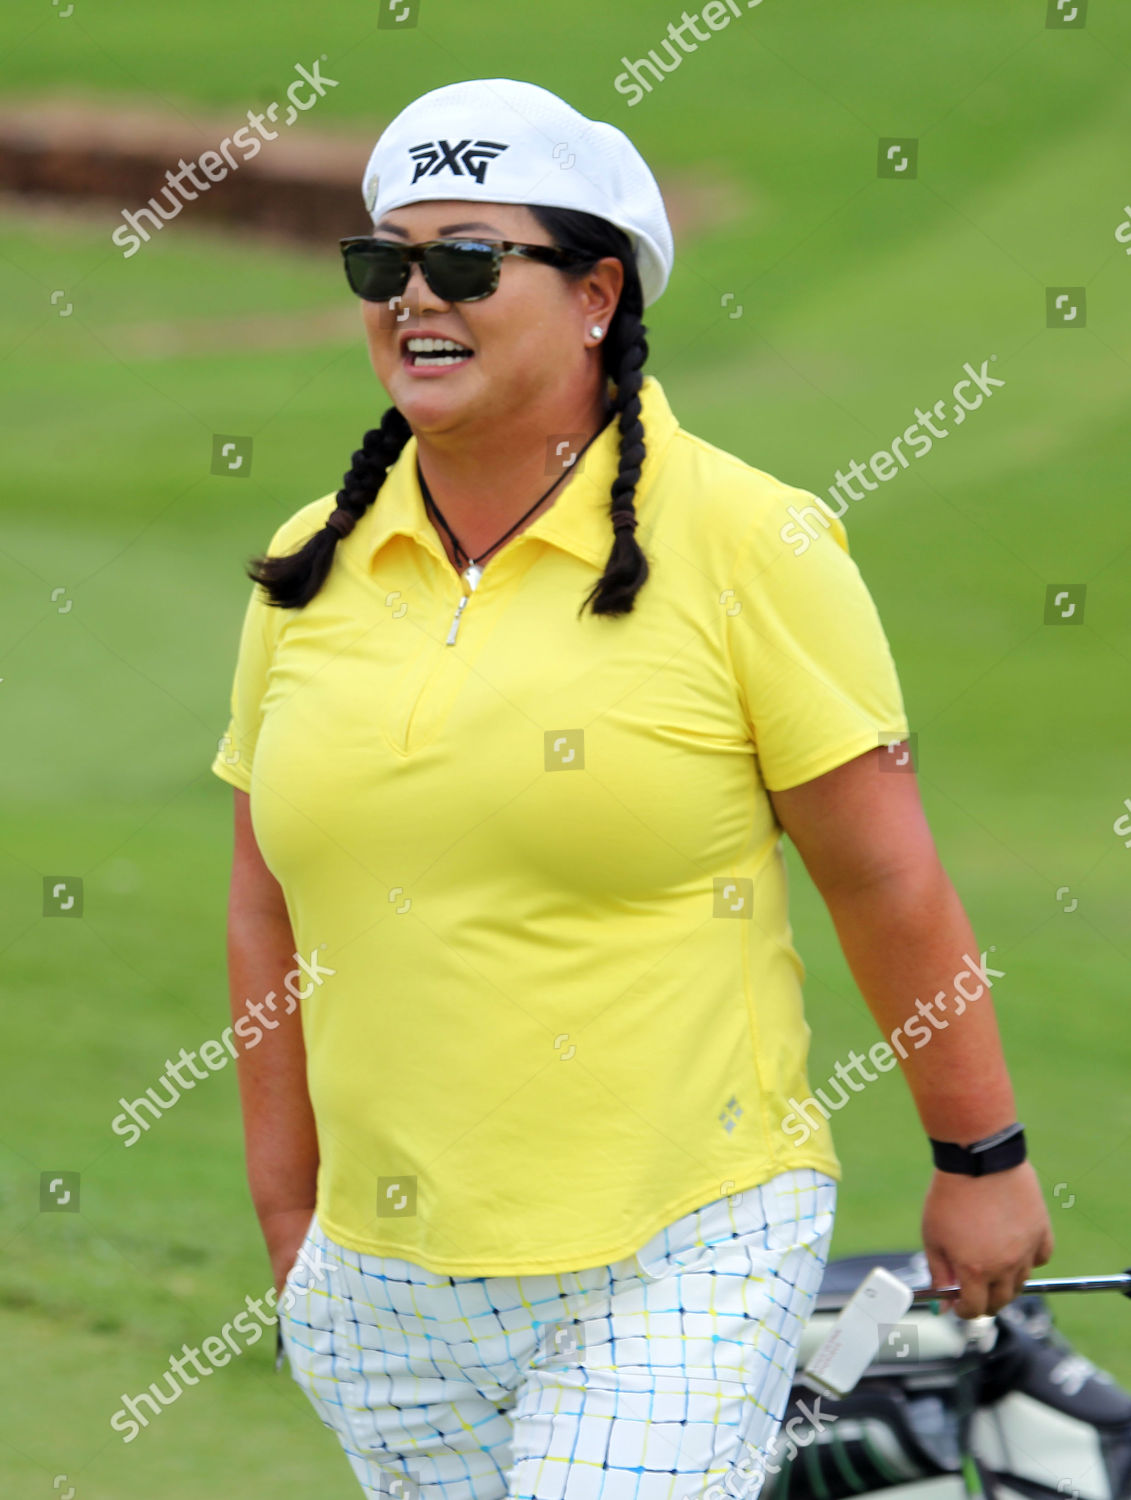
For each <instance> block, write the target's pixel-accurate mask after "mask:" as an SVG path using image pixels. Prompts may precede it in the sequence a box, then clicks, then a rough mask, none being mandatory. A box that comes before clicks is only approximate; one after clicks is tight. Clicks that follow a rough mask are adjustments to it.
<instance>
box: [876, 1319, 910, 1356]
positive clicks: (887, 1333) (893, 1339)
mask: <svg viewBox="0 0 1131 1500" xmlns="http://www.w3.org/2000/svg"><path fill="white" fill-rule="evenodd" d="M876 1332H877V1333H878V1335H879V1348H878V1350H877V1351H876V1359H877V1360H879V1361H882V1362H884V1363H886V1362H887V1361H888V1360H892V1359H898V1360H904V1361H906V1362H907V1363H908V1364H913V1363H914V1362H915V1361H916V1360H917V1359H918V1358H919V1329H918V1328H917V1327H916V1325H915V1324H914V1323H877V1324H876Z"/></svg>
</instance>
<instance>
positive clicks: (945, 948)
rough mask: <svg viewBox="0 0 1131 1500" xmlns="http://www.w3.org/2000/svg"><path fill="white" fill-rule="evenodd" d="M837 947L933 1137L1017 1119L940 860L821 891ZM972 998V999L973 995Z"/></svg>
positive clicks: (990, 959)
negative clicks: (918, 868) (858, 884)
mask: <svg viewBox="0 0 1131 1500" xmlns="http://www.w3.org/2000/svg"><path fill="white" fill-rule="evenodd" d="M826 903H827V905H828V907H829V912H830V914H831V916H832V919H833V922H834V924H835V926H836V930H837V935H838V937H839V939H840V944H841V948H842V950H843V952H844V955H845V958H846V959H847V961H848V965H849V967H850V968H851V970H852V973H853V976H854V978H855V980H856V983H857V984H858V985H859V987H860V992H861V994H862V995H863V996H864V999H865V1001H866V1002H867V1004H868V1008H869V1009H870V1010H871V1012H872V1015H873V1016H874V1017H875V1019H876V1023H877V1025H878V1026H879V1027H880V1030H881V1031H882V1032H883V1035H884V1039H885V1041H887V1043H888V1044H889V1046H890V1047H891V1048H892V1050H893V1052H894V1053H895V1055H896V1058H897V1059H898V1061H899V1064H900V1067H901V1068H902V1069H903V1073H904V1076H905V1078H906V1079H907V1082H908V1086H909V1087H910V1089H911V1093H912V1096H913V1097H914V1100H915V1104H916V1107H917V1109H918V1111H919V1117H920V1119H921V1120H922V1122H923V1127H924V1129H925V1130H926V1132H927V1134H928V1135H929V1136H932V1137H934V1139H936V1140H944V1141H958V1142H960V1143H961V1144H964V1145H968V1144H969V1143H970V1142H971V1141H975V1140H980V1139H982V1138H983V1137H984V1136H987V1135H991V1134H993V1133H994V1132H995V1131H997V1130H1000V1129H1002V1128H1003V1127H1004V1126H1006V1125H1009V1124H1011V1123H1012V1122H1013V1121H1014V1120H1015V1119H1016V1117H1017V1116H1016V1104H1015V1101H1014V1097H1013V1089H1012V1086H1011V1084H1010V1081H1009V1074H1008V1071H1007V1068H1006V1064H1005V1058H1004V1055H1003V1053H1002V1046H1001V1038H1000V1035H999V1033H998V1026H997V1019H996V1017H995V1015H994V1009H993V1000H992V997H991V988H990V987H991V985H992V984H993V982H994V979H995V977H996V976H995V975H994V974H990V973H988V970H990V969H993V968H994V967H995V966H996V968H997V969H999V970H1001V969H1002V965H1001V964H996V965H995V957H996V955H995V954H994V953H993V952H990V951H987V954H986V959H987V962H985V963H983V961H982V957H981V950H980V949H979V948H978V946H977V941H976V939H975V936H974V932H973V929H972V927H971V925H970V922H969V919H968V918H967V916H966V913H965V911H964V910H963V907H962V903H961V901H960V900H959V898H958V893H957V892H956V891H955V889H954V886H953V885H952V884H951V881H950V879H949V877H948V876H947V874H946V872H945V870H944V869H943V868H942V866H941V864H940V863H938V861H937V860H936V861H933V862H931V863H930V864H928V866H927V867H926V868H925V869H923V870H922V871H921V872H916V873H915V874H914V876H911V875H908V873H907V872H906V871H904V872H902V873H901V874H900V876H899V877H898V878H892V879H888V880H880V881H877V882H875V883H873V884H870V885H867V886H864V887H862V888H860V889H858V890H851V889H842V890H839V891H838V892H837V893H836V894H835V895H834V896H832V897H826ZM971 997H973V998H971Z"/></svg>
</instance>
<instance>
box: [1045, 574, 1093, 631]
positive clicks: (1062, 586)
mask: <svg viewBox="0 0 1131 1500" xmlns="http://www.w3.org/2000/svg"><path fill="white" fill-rule="evenodd" d="M1087 593H1088V585H1087V584H1086V583H1050V584H1049V585H1048V587H1047V588H1046V589H1045V624H1046V625H1082V624H1083V623H1084V600H1085V598H1086V596H1087Z"/></svg>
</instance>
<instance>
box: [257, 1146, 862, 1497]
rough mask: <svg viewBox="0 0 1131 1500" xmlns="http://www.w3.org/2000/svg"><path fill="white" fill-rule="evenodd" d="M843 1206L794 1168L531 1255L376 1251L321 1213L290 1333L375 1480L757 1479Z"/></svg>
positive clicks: (674, 1485) (295, 1276)
mask: <svg viewBox="0 0 1131 1500" xmlns="http://www.w3.org/2000/svg"><path fill="white" fill-rule="evenodd" d="M835 1209H836V1183H835V1182H834V1181H833V1179H832V1178H831V1177H828V1176H826V1175H825V1174H824V1173H822V1172H818V1171H815V1170H813V1169H812V1168H808V1167H803V1168H797V1169H793V1170H790V1171H787V1172H783V1173H781V1174H780V1175H779V1176H777V1177H774V1178H772V1179H771V1180H770V1181H769V1182H766V1183H763V1184H761V1185H760V1186H759V1187H754V1188H747V1189H746V1190H745V1191H744V1192H742V1193H739V1194H736V1195H735V1196H734V1197H723V1198H719V1199H717V1200H715V1201H714V1202H712V1203H708V1204H706V1205H705V1206H703V1207H702V1208H698V1209H694V1210H693V1211H692V1212H691V1213H688V1214H685V1215H684V1216H683V1217H682V1218H680V1219H677V1220H676V1221H675V1222H674V1223H673V1224H670V1225H668V1226H667V1228H665V1229H663V1230H661V1231H660V1232H659V1233H658V1234H656V1235H655V1236H653V1238H652V1239H651V1240H649V1241H648V1242H647V1244H645V1245H643V1246H642V1247H641V1248H640V1250H638V1251H637V1252H636V1253H635V1254H633V1255H629V1256H626V1257H625V1258H624V1259H622V1260H619V1261H615V1262H613V1263H612V1264H611V1265H606V1266H596V1267H592V1268H589V1269H585V1270H580V1271H569V1272H559V1273H555V1274H536V1275H527V1276H449V1275H447V1274H446V1273H442V1272H437V1271H430V1270H426V1269H424V1268H423V1267H420V1266H417V1265H414V1264H412V1263H410V1262H408V1261H404V1260H397V1259H391V1258H386V1257H380V1256H371V1255H364V1254H360V1253H359V1252H357V1251H354V1250H346V1249H343V1248H342V1247H341V1246H338V1245H336V1244H334V1243H333V1242H331V1241H330V1240H328V1239H327V1238H326V1236H325V1234H324V1233H323V1232H322V1230H321V1228H320V1226H319V1224H318V1222H317V1219H316V1218H315V1220H314V1221H312V1223H311V1226H310V1230H309V1232H308V1234H307V1237H306V1242H305V1243H304V1246H303V1250H302V1252H301V1253H300V1256H299V1260H298V1261H297V1262H296V1268H295V1269H294V1270H292V1272H291V1275H290V1276H289V1277H288V1279H287V1290H288V1291H289V1292H290V1293H291V1296H290V1297H289V1298H287V1299H285V1302H284V1303H283V1304H282V1306H281V1309H280V1315H279V1316H280V1331H281V1335H282V1342H283V1347H284V1349H285V1351H286V1355H287V1358H288V1360H289V1363H290V1368H291V1373H292V1375H293V1376H294V1378H295V1380H296V1381H297V1382H298V1384H299V1386H300V1387H301V1388H302V1389H303V1390H304V1391H305V1392H306V1394H307V1396H308V1397H309V1398H310V1401H311V1402H312V1404H313V1405H314V1408H315V1410H316V1411H317V1412H318V1414H319V1416H320V1417H321V1418H322V1420H323V1422H324V1423H325V1424H326V1425H327V1426H328V1427H331V1428H332V1429H333V1430H334V1431H335V1432H336V1433H337V1436H338V1438H339V1440H340V1441H341V1444H342V1447H343V1448H344V1450H345V1453H346V1456H347V1458H348V1459H349V1462H350V1464H351V1465H352V1467H353V1471H354V1474H355V1475H356V1476H357V1479H358V1480H359V1482H360V1484H361V1487H362V1490H363V1491H364V1493H365V1494H366V1495H367V1496H381V1497H388V1500H697V1497H701V1496H703V1495H705V1494H707V1493H708V1492H711V1493H712V1494H714V1495H718V1494H719V1493H720V1492H722V1493H725V1494H726V1495H727V1496H728V1497H729V1496H734V1500H753V1497H754V1496H755V1495H756V1494H757V1488H758V1486H757V1484H756V1482H755V1481H753V1480H752V1479H751V1478H749V1477H743V1476H744V1475H745V1476H749V1475H750V1474H751V1470H752V1469H753V1472H754V1473H760V1472H762V1471H761V1470H760V1468H759V1467H758V1465H757V1463H756V1457H757V1456H765V1454H766V1452H767V1449H768V1447H769V1444H770V1443H771V1442H772V1440H773V1438H774V1435H775V1433H776V1431H777V1428H778V1425H779V1423H780V1420H781V1416H782V1413H783V1411H784V1409H785V1404H786V1400H787V1397H788V1395H789V1390H790V1385H791V1383H792V1377H793V1371H794V1366H795V1363H796V1359H797V1346H798V1342H799V1340H800V1337H801V1330H802V1328H803V1326H804V1324H805V1322H806V1320H807V1318H808V1316H809V1313H810V1311H811V1308H812V1305H813V1300H814V1298H815V1296H816V1292H817V1288H818V1286H819V1285H820V1281H821V1274H822V1272H823V1270H824V1266H825V1262H826V1260H827V1259H828V1252H829V1244H830V1241H831V1237H832V1227H833V1217H834V1213H835ZM287 1304H289V1305H287ZM739 1465H741V1466H742V1470H743V1473H742V1474H738V1473H736V1472H735V1471H736V1469H737V1468H738V1466H739ZM728 1476H729V1482H727V1481H728ZM712 1486H713V1488H712ZM744 1486H745V1487H744Z"/></svg>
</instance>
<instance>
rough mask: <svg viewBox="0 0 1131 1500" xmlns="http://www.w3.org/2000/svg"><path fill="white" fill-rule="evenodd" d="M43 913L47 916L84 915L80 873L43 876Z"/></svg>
mask: <svg viewBox="0 0 1131 1500" xmlns="http://www.w3.org/2000/svg"><path fill="white" fill-rule="evenodd" d="M43 915H44V916H45V917H81V916H82V877H81V876H80V875H45V876H44V877H43Z"/></svg>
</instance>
